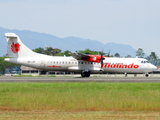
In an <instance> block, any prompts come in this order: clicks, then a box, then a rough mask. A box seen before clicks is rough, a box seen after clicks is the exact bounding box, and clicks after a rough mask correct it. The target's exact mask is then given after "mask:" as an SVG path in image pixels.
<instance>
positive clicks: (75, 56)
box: [70, 53, 90, 60]
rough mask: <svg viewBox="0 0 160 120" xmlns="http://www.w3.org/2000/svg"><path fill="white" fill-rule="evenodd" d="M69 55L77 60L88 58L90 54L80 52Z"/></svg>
mask: <svg viewBox="0 0 160 120" xmlns="http://www.w3.org/2000/svg"><path fill="white" fill-rule="evenodd" d="M70 55H71V56H72V57H74V58H75V59H77V60H86V59H89V58H90V56H89V55H87V54H82V53H70Z"/></svg>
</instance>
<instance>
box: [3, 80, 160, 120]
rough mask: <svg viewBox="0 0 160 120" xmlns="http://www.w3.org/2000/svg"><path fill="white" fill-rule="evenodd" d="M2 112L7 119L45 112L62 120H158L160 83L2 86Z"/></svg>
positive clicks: (6, 84) (21, 84)
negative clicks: (151, 119) (125, 117)
mask: <svg viewBox="0 0 160 120" xmlns="http://www.w3.org/2000/svg"><path fill="white" fill-rule="evenodd" d="M0 111H1V112H0V118H5V119H6V118H7V117H8V116H10V117H11V116H12V118H14V116H18V115H20V116H21V115H28V116H29V115H33V117H36V116H39V113H45V112H47V113H46V114H41V116H42V117H45V115H50V116H52V117H53V116H55V117H56V116H57V114H58V116H59V117H62V118H61V119H63V117H64V116H66V117H65V118H67V115H68V117H69V118H68V119H70V118H73V119H74V116H76V118H77V119H81V118H82V117H87V116H88V117H87V119H92V117H93V116H95V117H96V116H97V117H100V116H102V118H103V116H104V118H105V117H107V116H108V117H109V116H113V118H115V117H114V115H115V116H117V115H119V117H120V116H121V115H122V116H123V114H124V115H125V114H126V112H128V113H129V114H131V113H133V114H134V115H135V114H139V112H140V113H141V115H140V116H141V117H142V116H143V117H144V116H145V115H146V116H147V114H145V115H144V113H148V115H150V116H149V117H151V115H152V117H154V118H155V119H159V116H160V115H159V113H160V83H94V82H93V83H0ZM23 112H24V113H23ZM27 113H30V114H27ZM86 113H87V114H86ZM120 113H121V114H120ZM122 113H123V114H122ZM43 115H44V116H43ZM60 115H62V116H60ZM122 116H121V117H122ZM131 117H133V116H132V115H131ZM48 118H49V117H48ZM93 118H94V117H93ZM147 118H148V117H147ZM33 119H34V118H33ZM57 119H58V118H57ZM115 119H116V118H115ZM122 119H123V117H122ZM128 119H130V118H129V117H128ZM135 119H137V118H135Z"/></svg>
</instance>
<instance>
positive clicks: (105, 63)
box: [5, 33, 157, 77]
mask: <svg viewBox="0 0 160 120" xmlns="http://www.w3.org/2000/svg"><path fill="white" fill-rule="evenodd" d="M5 37H6V39H7V43H8V51H9V56H10V57H11V58H5V61H7V62H11V63H16V64H20V65H25V66H29V67H33V68H38V69H42V70H46V71H63V72H65V71H69V72H74V73H81V76H82V77H89V76H90V74H93V73H100V72H104V73H108V72H113V73H125V74H127V73H145V75H146V77H148V73H149V72H152V71H154V70H156V69H157V67H156V66H154V65H152V64H151V63H149V62H148V61H147V60H146V59H143V58H110V57H103V55H101V56H100V55H87V54H81V53H70V54H71V55H72V56H71V57H65V56H64V57H60V56H48V55H43V54H39V53H35V52H33V51H32V50H30V49H29V48H28V47H26V46H25V45H24V44H23V43H22V42H21V40H20V38H19V37H18V36H17V35H16V34H15V33H5Z"/></svg>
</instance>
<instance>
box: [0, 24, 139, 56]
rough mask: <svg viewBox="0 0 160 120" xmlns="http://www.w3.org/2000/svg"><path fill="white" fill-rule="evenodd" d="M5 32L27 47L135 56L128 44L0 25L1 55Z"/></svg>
mask: <svg viewBox="0 0 160 120" xmlns="http://www.w3.org/2000/svg"><path fill="white" fill-rule="evenodd" d="M7 32H11V33H15V34H17V35H18V36H19V37H20V39H21V40H22V42H23V43H24V44H25V45H26V46H27V47H29V48H30V49H35V48H38V47H42V48H45V47H53V48H59V49H61V50H62V51H65V50H70V51H72V52H74V51H77V50H85V49H87V48H89V49H91V50H95V51H102V50H103V51H104V52H106V53H108V51H110V53H111V54H113V55H114V54H115V53H119V54H120V56H127V55H131V56H133V57H135V55H136V50H135V49H133V48H132V46H130V45H124V44H118V43H107V44H103V43H101V42H99V41H96V40H90V39H82V38H79V37H66V38H58V37H56V36H53V35H50V34H46V33H38V32H32V31H29V30H22V31H20V30H9V29H5V28H2V27H0V41H1V44H0V56H3V55H5V54H6V53H7V42H6V39H5V37H4V34H5V33H7Z"/></svg>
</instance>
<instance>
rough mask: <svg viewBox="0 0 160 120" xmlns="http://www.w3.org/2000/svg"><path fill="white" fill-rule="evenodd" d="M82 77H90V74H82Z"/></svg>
mask: <svg viewBox="0 0 160 120" xmlns="http://www.w3.org/2000/svg"><path fill="white" fill-rule="evenodd" d="M81 76H82V77H89V76H90V72H82V73H81Z"/></svg>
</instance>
